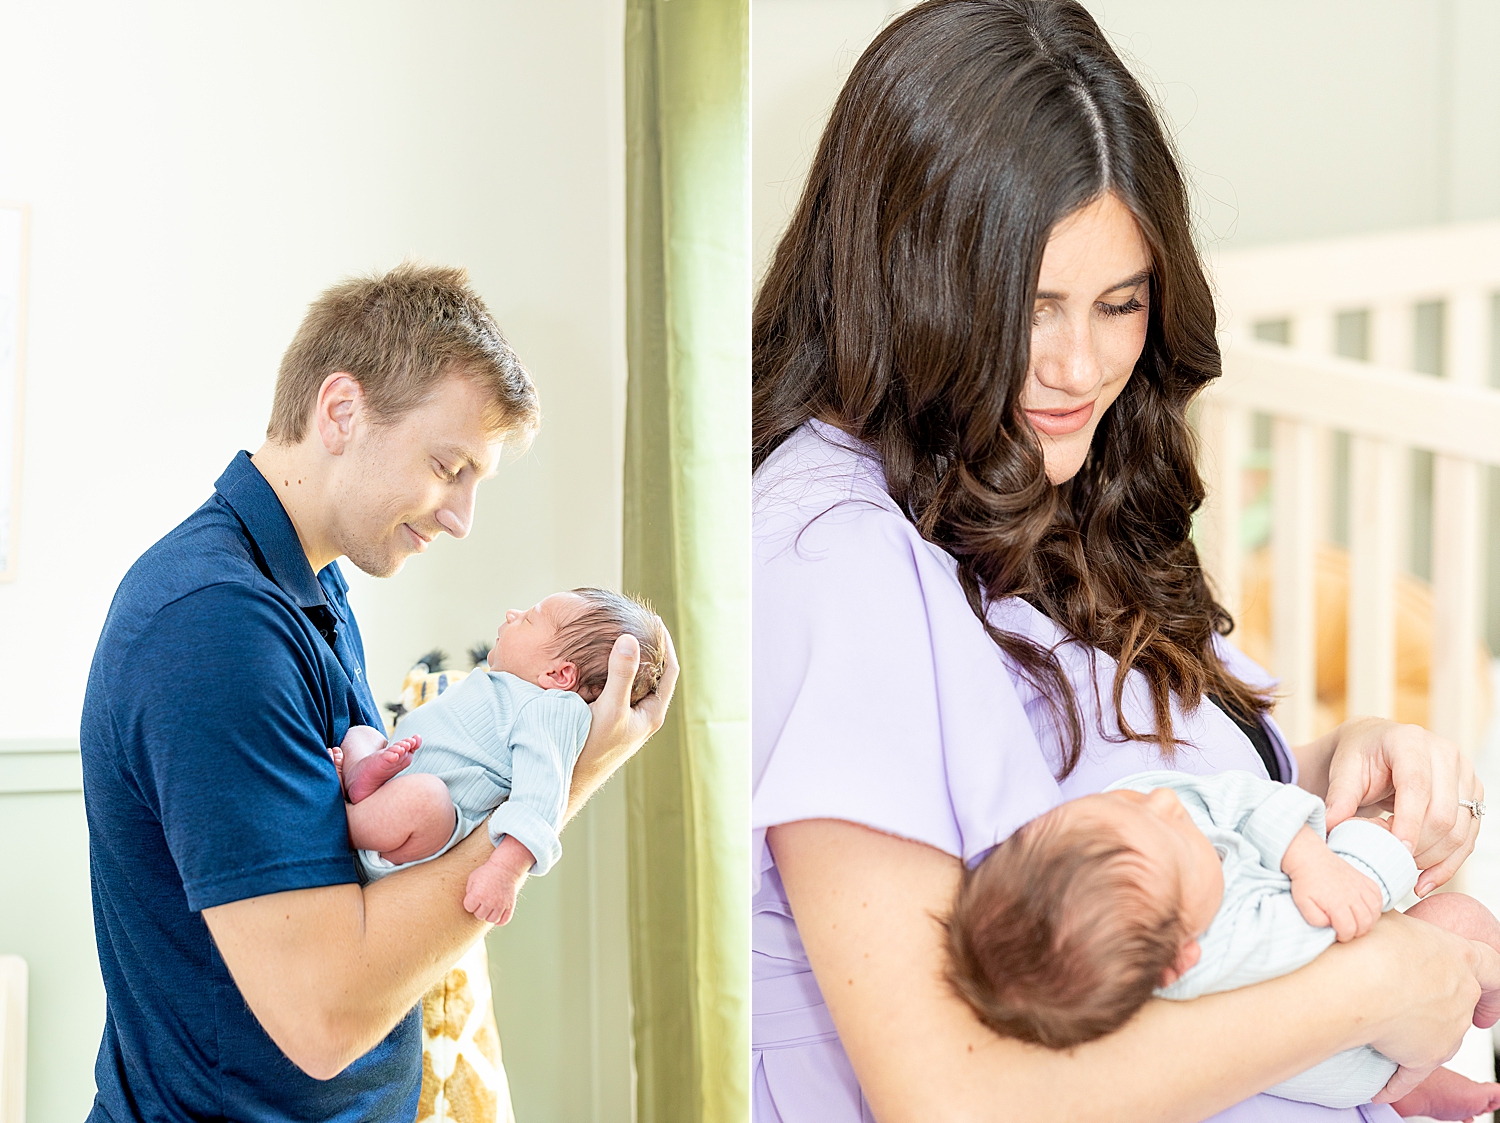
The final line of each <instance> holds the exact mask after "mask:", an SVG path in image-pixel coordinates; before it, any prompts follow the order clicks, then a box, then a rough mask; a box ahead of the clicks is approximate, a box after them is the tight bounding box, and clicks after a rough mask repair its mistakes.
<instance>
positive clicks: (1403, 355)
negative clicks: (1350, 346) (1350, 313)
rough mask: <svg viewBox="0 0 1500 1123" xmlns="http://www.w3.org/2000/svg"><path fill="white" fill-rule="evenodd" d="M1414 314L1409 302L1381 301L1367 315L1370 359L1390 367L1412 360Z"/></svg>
mask: <svg viewBox="0 0 1500 1123" xmlns="http://www.w3.org/2000/svg"><path fill="white" fill-rule="evenodd" d="M1415 317H1416V313H1415V311H1414V310H1413V305H1412V303H1411V302H1410V301H1385V302H1382V303H1379V304H1377V305H1375V307H1374V308H1372V309H1371V314H1370V361H1371V362H1373V363H1374V364H1375V365H1376V366H1382V367H1390V368H1392V369H1394V370H1411V369H1412V364H1413V363H1415V362H1416V319H1415Z"/></svg>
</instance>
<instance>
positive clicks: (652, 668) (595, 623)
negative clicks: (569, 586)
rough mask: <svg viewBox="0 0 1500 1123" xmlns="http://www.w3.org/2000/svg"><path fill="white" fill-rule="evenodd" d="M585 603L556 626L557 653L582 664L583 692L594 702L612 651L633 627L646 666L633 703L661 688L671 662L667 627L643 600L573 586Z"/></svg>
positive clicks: (638, 678) (634, 690) (637, 675)
mask: <svg viewBox="0 0 1500 1123" xmlns="http://www.w3.org/2000/svg"><path fill="white" fill-rule="evenodd" d="M572 592H573V595H574V596H577V597H582V598H583V601H584V607H583V608H582V609H581V610H580V611H579V613H578V615H576V616H574V617H573V618H572V619H571V620H569V621H568V622H567V623H565V624H563V625H562V626H560V627H559V628H558V629H557V643H558V654H559V655H560V656H562V658H564V659H566V660H567V661H568V662H570V663H572V664H573V665H574V666H576V667H577V668H578V693H579V694H580V695H582V696H583V700H584V701H585V702H592V701H593V700H594V699H595V698H597V697H599V695H600V693H601V692H602V691H603V690H604V683H605V680H607V679H608V678H609V653H610V652H611V651H613V650H614V646H615V640H617V639H619V638H620V636H621V635H623V634H624V633H626V632H629V633H630V634H631V635H633V636H634V637H635V638H636V642H637V643H639V644H640V645H641V665H640V669H639V670H637V671H636V673H635V682H634V683H633V684H632V685H631V688H630V704H631V705H632V706H633V705H635V704H636V703H637V702H639V701H640V700H641V699H642V698H644V697H645V696H646V695H648V694H650V693H651V692H652V691H653V690H655V689H656V686H657V684H658V683H659V682H661V675H662V670H663V668H665V667H666V664H667V630H666V628H664V627H663V626H662V622H661V618H660V617H659V616H657V615H656V613H655V612H653V611H651V606H650V605H649V604H646V603H645V602H644V601H639V600H636V599H635V598H634V597H627V596H625V595H623V594H621V593H614V592H610V590H608V589H591V588H583V589H574V590H572Z"/></svg>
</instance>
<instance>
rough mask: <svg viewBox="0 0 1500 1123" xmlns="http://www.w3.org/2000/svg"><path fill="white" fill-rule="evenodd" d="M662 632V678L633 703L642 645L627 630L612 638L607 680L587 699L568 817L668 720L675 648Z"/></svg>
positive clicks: (674, 665)
mask: <svg viewBox="0 0 1500 1123" xmlns="http://www.w3.org/2000/svg"><path fill="white" fill-rule="evenodd" d="M662 635H663V636H665V637H666V641H667V660H666V666H665V667H664V668H663V669H662V673H661V681H660V682H659V683H657V685H656V689H655V690H654V691H652V692H651V693H650V694H648V695H646V696H645V697H644V698H642V699H641V700H640V701H639V702H637V703H636V704H635V705H634V706H632V705H631V704H630V688H631V686H632V684H634V682H635V672H636V670H637V668H639V667H640V665H641V647H640V644H639V643H637V642H636V638H635V637H634V636H632V635H629V634H626V635H622V636H621V637H620V638H619V639H617V640H615V646H614V650H612V651H611V652H610V653H609V678H608V680H607V681H606V682H605V684H604V689H603V690H602V691H601V692H600V694H599V697H598V698H595V699H594V700H593V701H592V702H590V703H589V711H590V713H591V714H592V716H593V720H592V722H591V723H590V725H589V736H588V740H586V741H585V742H584V743H583V752H581V753H580V754H579V755H578V763H577V764H575V765H574V766H573V782H572V785H571V787H570V789H569V791H568V812H567V817H568V818H569V819H571V818H572V817H573V816H574V815H576V814H578V810H579V808H581V807H582V806H583V805H584V804H585V803H586V802H588V798H589V796H591V795H593V794H594V792H596V791H597V790H598V789H599V786H600V785H601V784H603V783H604V781H605V780H607V779H609V777H610V775H611V774H612V773H613V772H614V770H615V769H617V768H619V767H620V765H622V764H624V763H625V762H626V761H627V760H629V759H630V758H631V757H632V756H634V755H635V752H636V750H637V749H639V748H640V747H641V746H642V745H644V744H645V743H646V740H647V739H648V738H649V737H650V736H651V735H652V734H653V733H655V732H656V731H657V730H658V729H660V728H661V724H662V722H664V721H665V720H666V719H667V707H668V706H669V705H671V703H672V691H673V690H675V689H676V688H677V649H676V648H675V647H673V646H672V636H671V635H670V633H668V632H667V630H666V629H665V628H663V629H662Z"/></svg>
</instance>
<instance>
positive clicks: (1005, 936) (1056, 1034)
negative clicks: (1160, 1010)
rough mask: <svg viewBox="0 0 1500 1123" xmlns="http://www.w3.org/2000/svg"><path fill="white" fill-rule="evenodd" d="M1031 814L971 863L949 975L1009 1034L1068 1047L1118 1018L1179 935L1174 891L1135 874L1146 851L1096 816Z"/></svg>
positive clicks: (1169, 960) (1142, 998) (1142, 992)
mask: <svg viewBox="0 0 1500 1123" xmlns="http://www.w3.org/2000/svg"><path fill="white" fill-rule="evenodd" d="M1061 810H1062V809H1061V808H1059V809H1055V810H1053V811H1051V812H1048V813H1047V814H1045V815H1042V816H1041V817H1039V818H1037V819H1033V820H1032V821H1031V822H1030V823H1027V824H1026V825H1025V826H1024V827H1022V828H1021V829H1020V830H1018V831H1017V832H1016V833H1015V834H1013V835H1012V836H1011V837H1010V838H1009V839H1007V840H1006V841H1005V842H1003V843H1001V844H1000V845H999V846H997V847H995V849H994V850H992V851H990V853H989V854H988V855H986V857H985V858H984V860H983V861H982V862H980V863H979V865H978V866H976V867H975V868H974V869H972V870H966V871H965V873H964V877H963V882H962V885H961V886H960V888H959V891H958V899H957V902H956V903H955V905H954V908H953V913H952V915H951V916H950V917H949V918H948V920H947V922H946V926H947V930H948V953H949V964H948V981H949V982H950V983H951V984H952V986H953V988H954V989H955V990H956V991H957V992H958V994H959V996H960V997H961V998H963V1000H964V1001H965V1002H967V1003H968V1004H969V1006H970V1007H972V1008H973V1010H974V1012H975V1013H976V1014H977V1015H979V1020H980V1021H982V1022H984V1024H985V1025H987V1026H989V1027H990V1029H992V1030H994V1031H995V1032H996V1033H998V1034H1001V1035H1002V1036H1004V1037H1015V1038H1019V1039H1020V1040H1022V1041H1030V1042H1032V1043H1034V1044H1037V1045H1045V1046H1046V1047H1048V1048H1049V1049H1066V1048H1071V1047H1072V1046H1074V1045H1081V1044H1082V1043H1083V1042H1085V1041H1092V1040H1094V1039H1095V1038H1097V1037H1103V1036H1104V1035H1105V1034H1107V1033H1111V1032H1113V1031H1114V1030H1116V1029H1118V1028H1119V1027H1120V1026H1122V1025H1124V1024H1125V1023H1126V1022H1127V1021H1129V1020H1130V1018H1131V1017H1132V1016H1133V1015H1134V1014H1135V1012H1136V1011H1137V1010H1139V1009H1140V1008H1141V1007H1142V1006H1143V1005H1145V1003H1146V1000H1147V999H1149V998H1150V997H1151V992H1152V991H1153V990H1155V989H1156V988H1157V987H1159V986H1160V985H1161V984H1162V977H1163V973H1164V972H1165V971H1166V969H1167V968H1168V967H1170V966H1171V965H1172V964H1173V963H1174V962H1175V961H1176V959H1177V953H1178V950H1179V948H1180V947H1181V946H1182V942H1183V940H1184V938H1185V936H1184V933H1183V929H1182V923H1181V920H1180V918H1179V912H1180V901H1179V899H1178V894H1177V893H1176V892H1173V893H1172V894H1171V899H1168V900H1162V899H1160V897H1157V896H1153V895H1152V893H1151V892H1150V891H1149V890H1148V889H1147V888H1146V887H1145V886H1144V885H1143V884H1142V881H1143V877H1142V875H1143V873H1144V872H1145V869H1146V859H1145V858H1144V857H1143V856H1142V855H1141V854H1140V852H1139V851H1137V850H1134V849H1132V848H1131V847H1130V846H1129V845H1127V844H1126V843H1125V841H1124V839H1123V838H1122V837H1121V836H1120V835H1119V834H1118V833H1117V832H1115V831H1114V830H1113V829H1112V828H1108V827H1106V826H1104V825H1103V824H1093V823H1084V822H1079V821H1077V820H1075V821H1074V822H1072V823H1067V822H1065V821H1063V816H1061V815H1059V813H1058V812H1059V811H1061Z"/></svg>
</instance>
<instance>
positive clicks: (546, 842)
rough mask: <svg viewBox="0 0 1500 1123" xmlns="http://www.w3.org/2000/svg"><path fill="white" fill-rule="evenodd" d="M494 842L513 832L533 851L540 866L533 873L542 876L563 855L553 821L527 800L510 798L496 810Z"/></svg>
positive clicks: (492, 818) (492, 820)
mask: <svg viewBox="0 0 1500 1123" xmlns="http://www.w3.org/2000/svg"><path fill="white" fill-rule="evenodd" d="M489 831H490V842H492V843H494V844H495V845H496V846H499V845H500V840H501V839H502V838H504V837H505V836H506V835H510V836H511V837H512V838H514V839H515V840H516V841H517V842H519V843H520V844H521V845H522V846H524V847H526V849H528V850H530V851H531V855H532V857H534V858H535V859H536V865H534V866H532V867H531V872H532V873H533V874H534V875H536V876H537V877H540V876H541V875H542V874H544V873H546V872H547V871H548V870H550V869H551V868H552V867H553V866H554V865H556V864H557V860H558V859H559V858H561V857H562V840H561V839H559V838H558V837H557V832H556V831H555V830H553V829H552V824H551V823H549V822H547V820H546V819H544V818H542V817H541V815H539V814H537V813H536V812H535V811H534V810H532V809H531V808H530V807H528V806H526V804H524V803H520V802H516V801H514V800H506V801H505V802H504V803H502V804H501V805H500V806H499V807H497V808H496V809H495V813H494V814H493V815H491V816H490V822H489Z"/></svg>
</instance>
